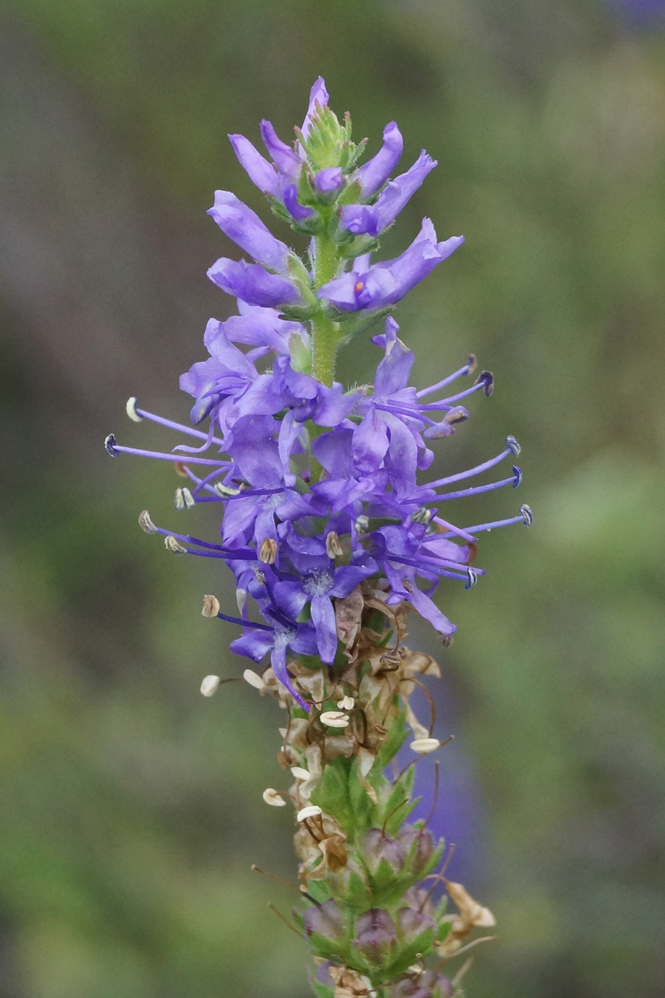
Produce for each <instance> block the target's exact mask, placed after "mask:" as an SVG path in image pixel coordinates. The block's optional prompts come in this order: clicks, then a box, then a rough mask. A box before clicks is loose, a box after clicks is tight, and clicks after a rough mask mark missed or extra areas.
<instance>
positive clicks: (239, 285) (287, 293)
mask: <svg viewBox="0 0 665 998" xmlns="http://www.w3.org/2000/svg"><path fill="white" fill-rule="evenodd" d="M208 277H209V278H210V280H211V281H213V283H214V284H217V285H218V286H219V287H220V288H221V289H222V291H226V293H227V295H233V297H234V298H242V300H243V301H245V302H247V303H248V304H249V305H262V306H263V307H264V308H275V307H277V306H279V305H283V306H284V305H301V304H303V300H302V297H301V295H300V292H299V291H298V289H297V288H296V286H295V284H293V283H292V282H291V281H289V280H287V278H285V277H280V276H279V275H278V274H269V273H268V271H267V270H264V268H263V267H261V266H260V265H259V264H258V263H247V262H246V261H245V260H229V259H228V258H227V257H224V256H223V257H220V259H219V260H217V262H216V263H213V265H212V267H211V268H210V270H209V271H208Z"/></svg>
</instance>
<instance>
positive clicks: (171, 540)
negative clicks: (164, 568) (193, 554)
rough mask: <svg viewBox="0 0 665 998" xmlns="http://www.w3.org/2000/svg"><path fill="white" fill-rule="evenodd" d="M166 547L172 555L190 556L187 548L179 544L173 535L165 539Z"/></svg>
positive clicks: (168, 535)
mask: <svg viewBox="0 0 665 998" xmlns="http://www.w3.org/2000/svg"><path fill="white" fill-rule="evenodd" d="M164 547H165V548H166V550H167V551H170V552H171V554H188V551H187V548H186V547H183V546H182V544H179V543H178V541H177V540H176V539H175V537H174V536H173V534H167V535H166V537H165V538H164Z"/></svg>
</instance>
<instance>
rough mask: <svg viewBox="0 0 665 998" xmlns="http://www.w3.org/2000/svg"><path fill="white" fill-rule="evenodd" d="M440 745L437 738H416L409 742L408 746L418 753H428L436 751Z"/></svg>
mask: <svg viewBox="0 0 665 998" xmlns="http://www.w3.org/2000/svg"><path fill="white" fill-rule="evenodd" d="M440 745H441V742H440V741H439V739H438V738H416V739H415V740H414V741H412V742H411V744H410V745H409V748H410V749H412V751H414V752H417V753H418V755H428V754H429V753H430V752H436V750H437V749H438V748H439V747H440Z"/></svg>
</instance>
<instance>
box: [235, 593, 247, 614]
mask: <svg viewBox="0 0 665 998" xmlns="http://www.w3.org/2000/svg"><path fill="white" fill-rule="evenodd" d="M236 603H237V605H238V613H242V612H243V610H244V609H245V604H246V603H247V590H246V589H236Z"/></svg>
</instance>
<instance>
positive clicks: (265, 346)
mask: <svg viewBox="0 0 665 998" xmlns="http://www.w3.org/2000/svg"><path fill="white" fill-rule="evenodd" d="M238 311H239V313H240V315H232V316H230V317H229V318H228V319H226V320H225V321H224V322H222V323H220V325H221V327H222V329H223V330H224V332H225V334H226V336H227V337H228V339H229V340H230V341H231V342H232V343H243V344H245V345H246V346H251V347H256V348H258V349H259V350H262V351H263V352H267V351H269V350H274V351H275V353H284V354H288V353H289V348H290V345H291V343H292V338H293V337H295V338H296V340H299V341H300V343H302V344H303V345H304V346H308V345H309V333H308V332H307V330H306V329H305V327H304V326H303V325H302V323H300V322H289V321H288V320H286V319H280V317H279V312H278V311H277V310H276V309H273V308H262V307H261V306H259V305H248V304H247V302H244V301H242V299H238Z"/></svg>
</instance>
